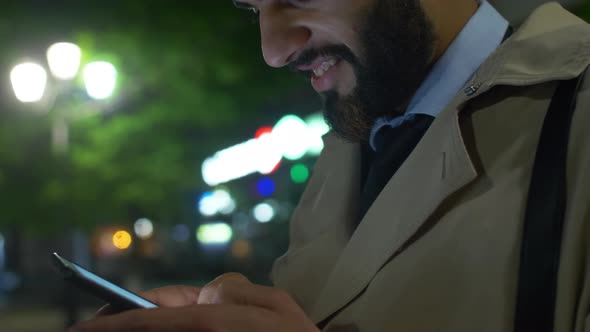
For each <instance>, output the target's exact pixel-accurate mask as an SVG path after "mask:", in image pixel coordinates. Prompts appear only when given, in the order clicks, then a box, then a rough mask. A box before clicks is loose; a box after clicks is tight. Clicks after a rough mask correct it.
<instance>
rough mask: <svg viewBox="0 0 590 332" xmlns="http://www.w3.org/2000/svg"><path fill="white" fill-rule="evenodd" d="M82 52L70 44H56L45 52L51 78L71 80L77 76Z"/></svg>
mask: <svg viewBox="0 0 590 332" xmlns="http://www.w3.org/2000/svg"><path fill="white" fill-rule="evenodd" d="M81 57H82V51H81V50H80V47H78V46H77V45H76V44H72V43H56V44H53V45H51V46H50V47H49V49H48V50H47V63H49V69H50V70H51V73H52V74H53V76H55V77H56V78H58V79H60V80H71V79H73V78H74V77H76V74H78V69H80V59H81Z"/></svg>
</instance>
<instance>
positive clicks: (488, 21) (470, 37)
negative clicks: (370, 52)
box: [370, 0, 509, 150]
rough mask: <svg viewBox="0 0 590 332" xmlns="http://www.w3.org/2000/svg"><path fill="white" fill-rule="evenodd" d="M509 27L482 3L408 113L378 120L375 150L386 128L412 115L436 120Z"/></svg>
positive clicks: (502, 18) (426, 82) (375, 130)
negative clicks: (379, 134) (426, 116)
mask: <svg viewBox="0 0 590 332" xmlns="http://www.w3.org/2000/svg"><path fill="white" fill-rule="evenodd" d="M508 26H509V24H508V21H506V19H504V17H502V15H500V13H498V11H496V9H495V8H494V7H492V5H490V4H489V3H488V2H487V1H485V0H483V1H481V3H480V6H479V8H478V9H477V11H476V12H475V14H474V15H473V16H472V17H471V19H470V20H469V21H468V22H467V24H466V25H465V27H463V30H461V32H460V33H459V35H457V37H456V38H455V40H454V41H453V42H452V43H451V45H450V46H449V47H448V48H447V50H446V51H445V53H444V54H443V56H442V57H441V58H440V59H439V60H438V61H437V63H436V64H435V65H434V67H433V68H432V70H431V71H430V73H429V74H428V76H427V77H426V79H425V80H424V81H423V82H422V85H421V86H420V88H418V90H417V91H416V94H415V95H414V97H413V98H412V100H411V102H410V105H409V107H408V111H407V113H406V114H405V115H402V116H400V117H398V118H394V119H393V120H388V119H385V118H380V119H377V121H376V122H375V124H374V125H373V128H372V130H371V137H370V144H371V147H372V148H373V150H375V147H374V144H373V141H374V137H375V134H376V133H377V131H379V130H380V129H381V128H383V127H384V126H391V127H396V126H397V125H399V124H400V123H402V122H403V120H404V118H405V117H407V116H409V115H410V114H428V115H431V116H433V117H436V116H437V115H438V113H440V112H441V111H442V110H443V109H444V108H445V107H446V106H447V105H448V104H449V103H450V102H451V100H452V99H453V97H454V96H455V95H456V94H457V92H458V91H460V90H461V89H462V88H463V86H464V85H465V83H467V82H468V81H469V79H470V78H471V77H472V76H473V74H474V73H475V72H476V71H477V69H478V68H479V67H480V66H481V65H482V64H483V63H484V62H485V60H486V59H487V58H488V57H489V56H490V55H491V54H492V53H493V52H494V51H495V50H496V49H497V48H498V46H499V45H500V44H501V43H502V39H503V37H504V35H505V33H506V30H507V29H508Z"/></svg>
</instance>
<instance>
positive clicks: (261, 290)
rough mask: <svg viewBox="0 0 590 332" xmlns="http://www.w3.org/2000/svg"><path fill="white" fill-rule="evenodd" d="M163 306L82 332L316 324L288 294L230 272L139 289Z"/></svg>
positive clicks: (303, 328) (300, 331) (302, 329)
mask: <svg viewBox="0 0 590 332" xmlns="http://www.w3.org/2000/svg"><path fill="white" fill-rule="evenodd" d="M141 295H142V296H143V297H145V298H146V299H148V300H150V301H153V302H155V303H157V304H158V305H160V306H161V307H160V308H156V309H141V310H131V311H126V312H123V313H120V314H116V315H110V316H102V317H99V318H96V319H93V320H90V321H86V322H82V323H79V324H77V325H76V326H74V327H73V328H72V330H71V331H80V332H99V331H100V332H119V331H121V332H122V331H125V332H133V331H145V332H156V331H157V332H167V331H175V332H189V331H190V332H198V331H203V332H205V331H207V332H216V331H223V332H238V331H240V332H241V331H259V332H265V331H273V332H274V331H285V332H290V331H293V332H317V331H319V330H318V329H317V328H316V326H315V325H314V324H313V322H311V321H310V320H309V318H307V317H306V315H305V313H304V312H303V310H301V308H300V307H299V306H298V305H297V304H296V303H295V301H293V299H292V298H291V297H290V296H289V295H288V294H287V293H286V292H285V291H282V290H279V289H276V288H272V287H265V286H259V285H254V284H252V283H251V282H250V281H248V279H246V278H245V277H243V276H242V275H239V274H234V273H231V274H226V275H223V276H221V277H219V278H217V279H215V280H214V281H213V282H211V283H210V284H208V285H207V286H205V287H204V288H202V289H200V290H199V289H197V288H192V287H184V286H175V287H165V288H160V289H156V290H153V291H149V292H145V293H141Z"/></svg>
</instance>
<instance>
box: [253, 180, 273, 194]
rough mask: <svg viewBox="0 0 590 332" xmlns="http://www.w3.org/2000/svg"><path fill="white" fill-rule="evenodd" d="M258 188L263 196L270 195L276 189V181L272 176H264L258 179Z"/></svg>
mask: <svg viewBox="0 0 590 332" xmlns="http://www.w3.org/2000/svg"><path fill="white" fill-rule="evenodd" d="M256 188H257V189H258V193H259V194H260V196H262V197H270V196H272V194H274V192H275V190H276V186H275V182H274V181H273V180H272V179H270V178H262V179H260V180H258V183H257V184H256Z"/></svg>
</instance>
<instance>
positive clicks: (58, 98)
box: [10, 42, 117, 327]
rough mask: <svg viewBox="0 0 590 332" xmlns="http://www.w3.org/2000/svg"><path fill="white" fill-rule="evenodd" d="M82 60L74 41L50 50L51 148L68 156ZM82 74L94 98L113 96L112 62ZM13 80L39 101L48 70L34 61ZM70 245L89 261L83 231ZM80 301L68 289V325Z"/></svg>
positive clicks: (25, 98)
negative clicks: (72, 104) (72, 96)
mask: <svg viewBox="0 0 590 332" xmlns="http://www.w3.org/2000/svg"><path fill="white" fill-rule="evenodd" d="M81 59H82V51H81V50H80V48H79V47H78V46H77V45H75V44H72V43H63V42H62V43H56V44H53V45H52V46H51V47H49V49H48V50H47V63H48V65H49V69H50V72H51V74H52V76H53V78H54V80H52V81H50V82H53V83H55V85H56V86H55V87H53V89H51V91H52V93H51V96H50V98H49V100H50V103H49V106H48V107H45V108H46V111H47V112H48V113H49V116H50V117H51V123H52V128H51V148H52V151H53V153H54V154H56V155H65V154H67V153H68V150H69V144H70V135H69V131H70V130H69V121H68V119H69V118H70V117H72V116H75V114H71V113H73V112H72V110H71V109H68V108H70V107H69V106H70V105H69V102H68V100H70V94H71V93H72V92H74V90H73V87H74V84H73V82H72V81H73V80H74V78H76V76H77V75H78V73H79V72H80V65H81ZM82 73H83V81H84V85H85V88H86V93H87V94H88V96H89V97H90V98H92V99H97V100H103V99H107V98H109V97H111V96H112V94H113V92H114V90H115V87H116V83H117V70H116V69H115V67H114V66H113V65H112V64H110V63H108V62H104V61H98V62H91V63H88V64H86V65H85V66H84V69H83V71H82ZM10 80H11V83H12V88H13V91H14V94H15V96H16V98H17V99H18V100H19V101H20V102H22V103H39V102H41V101H42V100H43V98H44V95H45V94H46V92H47V91H46V90H47V89H46V88H47V85H48V75H47V71H46V70H45V68H43V66H41V65H39V64H37V63H34V62H27V63H22V64H19V65H17V66H16V67H14V68H13V70H12V71H11V73H10ZM66 172H67V170H66ZM66 178H67V175H66ZM66 217H67V216H66ZM70 244H71V246H70V247H71V249H72V253H71V254H72V255H71V256H72V257H74V258H76V260H77V261H78V262H82V263H83V262H84V261H86V262H88V261H89V256H88V247H87V244H85V237H84V236H83V235H82V233H80V232H76V231H73V232H72V237H71V241H70ZM77 302H78V299H77V295H76V293H73V292H71V291H70V290H69V289H67V288H66V289H64V309H65V316H66V321H65V325H66V327H68V326H70V325H71V324H72V323H74V322H75V321H76V320H77V319H78V310H79V309H78V306H77Z"/></svg>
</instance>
